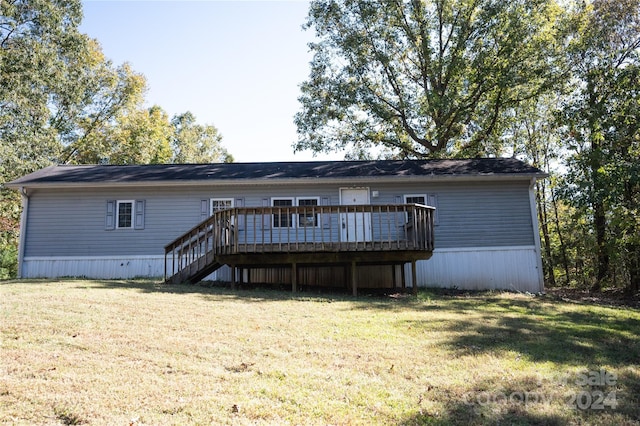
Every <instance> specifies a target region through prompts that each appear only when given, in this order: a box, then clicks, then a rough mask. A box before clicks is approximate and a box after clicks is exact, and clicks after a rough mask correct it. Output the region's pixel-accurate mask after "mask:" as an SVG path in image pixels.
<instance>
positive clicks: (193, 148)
mask: <svg viewBox="0 0 640 426" xmlns="http://www.w3.org/2000/svg"><path fill="white" fill-rule="evenodd" d="M171 125H172V126H173V137H172V148H173V152H174V156H173V159H172V162H174V163H218V162H231V161H233V157H231V155H230V154H229V153H228V152H227V150H226V149H225V148H224V147H223V146H222V145H221V142H222V135H221V134H220V133H219V132H218V129H217V128H215V127H214V126H212V125H201V124H197V123H196V117H195V116H194V115H193V114H192V113H191V112H189V111H187V112H185V113H184V114H179V115H176V116H174V117H173V119H172V120H171Z"/></svg>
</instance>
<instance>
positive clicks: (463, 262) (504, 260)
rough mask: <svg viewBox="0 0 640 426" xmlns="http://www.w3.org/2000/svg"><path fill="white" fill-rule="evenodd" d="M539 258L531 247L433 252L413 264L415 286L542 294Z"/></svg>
mask: <svg viewBox="0 0 640 426" xmlns="http://www.w3.org/2000/svg"><path fill="white" fill-rule="evenodd" d="M539 256H540V255H539V253H538V252H537V251H536V249H535V246H518V247H475V248H461V249H435V250H434V252H433V256H432V257H431V259H429V260H422V261H419V262H417V264H416V269H417V271H416V274H417V281H418V286H419V287H441V288H457V289H460V290H515V291H521V292H527V291H528V292H530V293H537V292H541V291H543V290H544V289H543V284H542V278H541V273H542V271H540V270H539V269H538V257H539ZM410 266H411V265H407V269H406V271H405V272H406V276H407V281H408V282H410V280H411V278H410V277H411V268H410Z"/></svg>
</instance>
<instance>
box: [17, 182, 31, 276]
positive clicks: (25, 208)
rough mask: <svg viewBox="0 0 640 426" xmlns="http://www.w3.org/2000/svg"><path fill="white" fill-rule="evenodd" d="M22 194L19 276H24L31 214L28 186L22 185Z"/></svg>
mask: <svg viewBox="0 0 640 426" xmlns="http://www.w3.org/2000/svg"><path fill="white" fill-rule="evenodd" d="M20 195H21V196H22V215H21V218H20V242H19V243H18V278H24V277H23V273H22V272H23V271H22V263H23V261H24V246H25V243H26V241H27V217H28V216H29V194H28V193H27V190H26V188H24V187H20Z"/></svg>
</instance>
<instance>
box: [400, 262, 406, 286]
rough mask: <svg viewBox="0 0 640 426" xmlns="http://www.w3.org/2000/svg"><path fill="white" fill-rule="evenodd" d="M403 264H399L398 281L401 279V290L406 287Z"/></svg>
mask: <svg viewBox="0 0 640 426" xmlns="http://www.w3.org/2000/svg"><path fill="white" fill-rule="evenodd" d="M404 266H405V264H404V263H403V264H402V265H400V281H402V284H401V285H402V292H403V293H404V291H405V290H406V289H407V274H406V273H405V271H404Z"/></svg>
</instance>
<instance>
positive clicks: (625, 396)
mask: <svg viewBox="0 0 640 426" xmlns="http://www.w3.org/2000/svg"><path fill="white" fill-rule="evenodd" d="M0 337H1V339H2V341H1V343H2V346H1V347H0V351H1V352H0V423H2V424H17V425H20V424H25V425H26V424H29V425H31V424H98V425H102V424H104V425H143V424H144V425H169V424H175V425H195V424H206V425H208V424H322V425H324V424H333V425H343V424H363V425H369V424H394V425H396V424H405V425H413V424H429V425H430V424H434V425H447V424H460V425H468V424H477V425H480V424H491V425H496V424H500V425H503V424H504V425H507V424H509V425H510V424H520V425H527V424H531V425H565V424H602V425H613V424H617V425H624V424H628V425H630V424H640V365H639V364H640V311H638V310H633V309H629V308H608V307H601V306H594V305H587V304H577V303H568V302H561V301H556V300H553V299H551V298H545V297H533V296H525V295H516V294H508V293H483V294H474V295H466V296H445V295H439V294H436V293H433V292H428V291H423V292H421V293H420V294H419V296H418V298H415V297H407V298H397V299H395V298H388V297H387V298H384V297H367V296H361V297H360V298H352V297H348V296H340V295H337V296H336V295H314V294H312V293H306V294H305V293H298V294H296V295H292V294H291V293H289V292H280V291H258V290H243V291H237V292H234V291H231V290H227V289H224V288H205V287H198V286H165V285H159V284H154V283H152V282H145V281H81V280H67V281H27V282H18V281H11V282H4V283H0Z"/></svg>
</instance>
